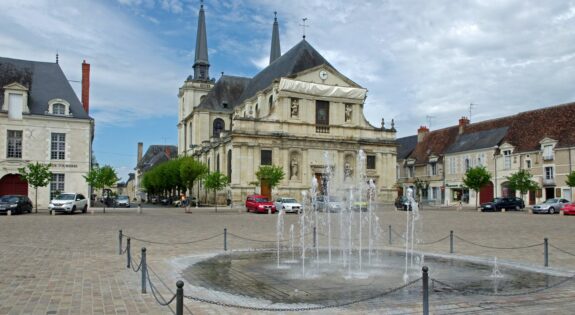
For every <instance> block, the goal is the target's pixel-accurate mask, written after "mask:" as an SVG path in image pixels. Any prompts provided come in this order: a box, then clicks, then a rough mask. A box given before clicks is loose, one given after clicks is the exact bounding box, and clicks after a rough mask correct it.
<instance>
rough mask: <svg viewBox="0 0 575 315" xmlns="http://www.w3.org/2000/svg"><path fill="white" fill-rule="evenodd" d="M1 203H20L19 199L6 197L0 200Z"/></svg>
mask: <svg viewBox="0 0 575 315" xmlns="http://www.w3.org/2000/svg"><path fill="white" fill-rule="evenodd" d="M0 202H18V197H14V196H4V197H2V198H0Z"/></svg>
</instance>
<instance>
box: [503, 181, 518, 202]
mask: <svg viewBox="0 0 575 315" xmlns="http://www.w3.org/2000/svg"><path fill="white" fill-rule="evenodd" d="M501 197H503V198H510V197H515V190H513V189H511V187H509V182H503V183H501Z"/></svg>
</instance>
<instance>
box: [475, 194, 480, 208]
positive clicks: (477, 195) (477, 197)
mask: <svg viewBox="0 0 575 315" xmlns="http://www.w3.org/2000/svg"><path fill="white" fill-rule="evenodd" d="M478 202H479V190H476V191H475V210H477V206H478V205H477V203H478Z"/></svg>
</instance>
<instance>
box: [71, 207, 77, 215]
mask: <svg viewBox="0 0 575 315" xmlns="http://www.w3.org/2000/svg"><path fill="white" fill-rule="evenodd" d="M75 211H76V206H73V207H72V211H70V214H74V212H75Z"/></svg>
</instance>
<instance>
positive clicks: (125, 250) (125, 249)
mask: <svg viewBox="0 0 575 315" xmlns="http://www.w3.org/2000/svg"><path fill="white" fill-rule="evenodd" d="M128 247H130V246H128V244H127V243H126V248H124V250H123V251H122V252H120V255H124V254H125V253H126V252H127V251H128Z"/></svg>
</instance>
